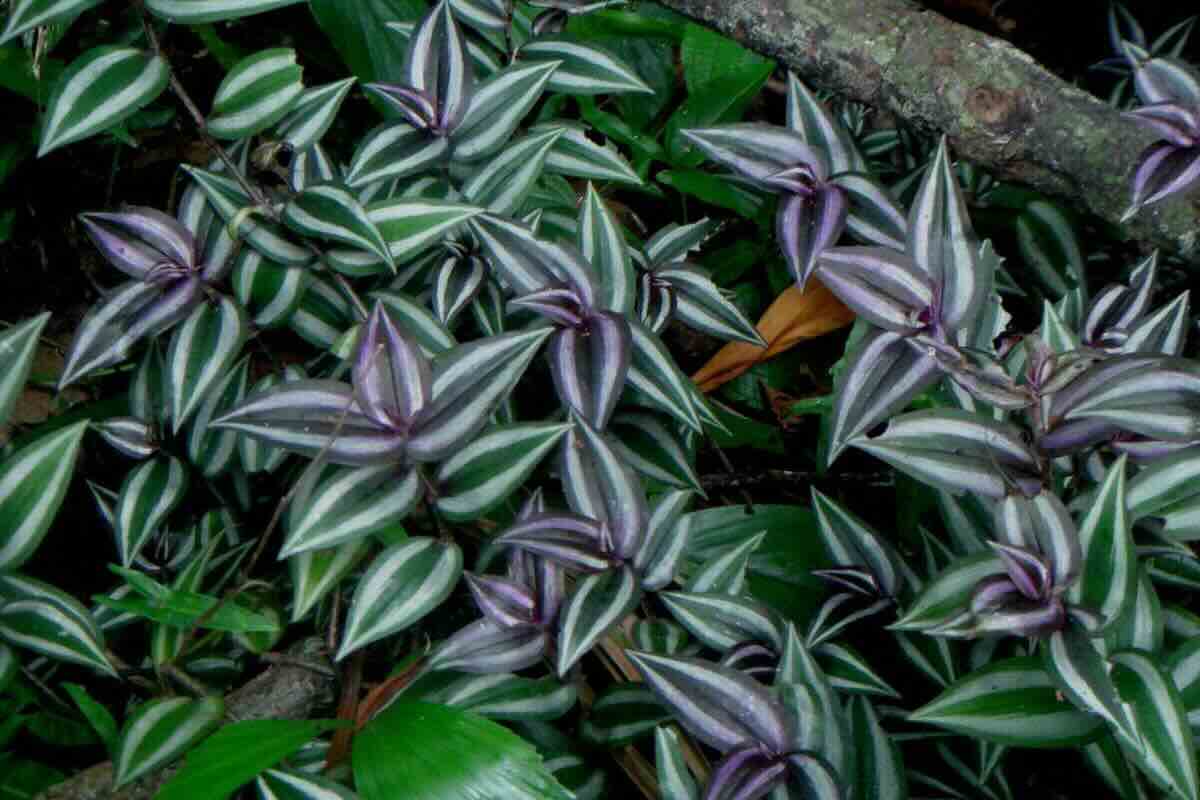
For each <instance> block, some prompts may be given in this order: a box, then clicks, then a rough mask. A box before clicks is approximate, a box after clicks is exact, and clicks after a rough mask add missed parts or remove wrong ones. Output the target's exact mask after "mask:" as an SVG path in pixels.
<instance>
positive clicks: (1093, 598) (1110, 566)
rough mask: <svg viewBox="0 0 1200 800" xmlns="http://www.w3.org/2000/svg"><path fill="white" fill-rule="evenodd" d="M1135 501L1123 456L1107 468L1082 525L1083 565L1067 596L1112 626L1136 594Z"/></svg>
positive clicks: (1080, 540) (1080, 539)
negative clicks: (1131, 507) (1131, 509)
mask: <svg viewBox="0 0 1200 800" xmlns="http://www.w3.org/2000/svg"><path fill="white" fill-rule="evenodd" d="M1130 502H1131V501H1130V498H1129V497H1128V492H1127V490H1126V484H1125V457H1124V456H1122V457H1121V458H1119V459H1118V460H1117V461H1116V462H1114V463H1113V465H1112V466H1111V467H1109V469H1108V474H1107V475H1106V476H1105V479H1104V483H1103V484H1102V485H1101V487H1100V491H1099V494H1098V495H1097V496H1096V498H1095V500H1094V501H1093V502H1092V504H1091V506H1090V508H1089V509H1088V513H1087V515H1086V516H1085V517H1084V518H1083V521H1082V522H1081V523H1080V525H1079V543H1080V546H1081V547H1082V549H1083V568H1082V570H1081V571H1080V575H1079V579H1078V580H1077V581H1076V582H1075V583H1074V584H1073V585H1072V586H1071V588H1070V590H1069V592H1068V594H1067V598H1068V599H1069V600H1070V601H1071V602H1073V603H1078V604H1082V605H1085V606H1087V607H1089V608H1091V609H1094V610H1095V611H1097V612H1099V613H1100V614H1101V615H1103V617H1104V619H1105V624H1106V626H1112V625H1113V624H1114V623H1116V621H1117V620H1118V619H1120V617H1121V616H1122V615H1124V614H1125V612H1126V611H1127V609H1128V608H1129V607H1130V605H1131V604H1132V603H1133V602H1134V597H1135V595H1136V594H1137V574H1138V563H1137V556H1136V553H1135V551H1134V546H1133V536H1132V528H1131V525H1132V521H1131V519H1130V513H1129V511H1128V510H1127V508H1128V505H1127V504H1129V503H1130Z"/></svg>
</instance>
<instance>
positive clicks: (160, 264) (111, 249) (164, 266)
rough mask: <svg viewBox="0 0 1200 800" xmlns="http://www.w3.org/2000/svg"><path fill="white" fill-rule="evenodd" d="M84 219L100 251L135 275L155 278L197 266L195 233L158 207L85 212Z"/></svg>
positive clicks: (86, 229) (85, 228)
mask: <svg viewBox="0 0 1200 800" xmlns="http://www.w3.org/2000/svg"><path fill="white" fill-rule="evenodd" d="M80 221H81V222H82V223H83V227H84V230H85V231H87V234H88V236H89V237H90V238H91V240H92V242H93V243H94V244H95V245H96V247H97V248H98V249H99V250H100V254H101V255H103V256H104V258H105V259H106V260H107V261H108V262H109V263H110V264H112V265H113V266H114V267H116V268H117V269H119V270H121V271H122V272H124V273H125V274H126V275H128V276H129V277H131V278H136V279H138V280H144V281H151V280H153V279H155V276H156V275H160V274H163V273H164V272H166V271H169V270H175V271H178V272H191V271H192V270H194V269H195V267H196V240H195V239H194V238H193V236H192V234H191V232H190V231H189V230H188V229H187V228H185V227H183V225H181V224H180V223H179V221H178V220H176V219H175V218H174V217H171V216H168V215H167V214H164V213H163V212H161V211H159V210H157V209H154V208H148V207H145V206H137V207H134V208H131V209H130V210H129V211H124V212H121V213H101V212H97V213H92V214H83V215H82V216H81V217H80ZM176 277H178V276H176Z"/></svg>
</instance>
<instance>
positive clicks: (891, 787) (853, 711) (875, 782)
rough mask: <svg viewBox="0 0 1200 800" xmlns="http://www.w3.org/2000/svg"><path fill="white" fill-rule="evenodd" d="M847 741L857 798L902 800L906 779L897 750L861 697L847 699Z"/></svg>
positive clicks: (906, 785) (869, 706) (869, 705)
mask: <svg viewBox="0 0 1200 800" xmlns="http://www.w3.org/2000/svg"><path fill="white" fill-rule="evenodd" d="M850 738H851V741H852V742H853V743H854V746H853V751H854V766H855V770H854V772H855V778H854V786H855V788H856V791H857V792H858V793H859V796H860V797H869V798H871V800H905V799H906V798H907V797H908V778H907V776H906V775H905V773H904V762H903V760H901V757H900V748H899V747H898V746H897V744H896V741H895V740H894V739H893V738H892V737H891V736H888V733H887V731H885V730H884V729H883V726H882V725H880V724H879V714H878V713H876V711H875V707H874V706H873V705H871V702H870V701H869V700H867V699H866V698H865V697H853V698H851V699H850Z"/></svg>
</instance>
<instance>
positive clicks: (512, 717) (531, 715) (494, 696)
mask: <svg viewBox="0 0 1200 800" xmlns="http://www.w3.org/2000/svg"><path fill="white" fill-rule="evenodd" d="M419 689H420V687H419V686H414V687H413V689H412V690H410V691H412V692H413V693H414V694H415V695H418V696H419V697H420V698H421V700H423V701H425V702H430V703H441V704H442V705H448V706H454V707H455V708H461V709H462V710H464V711H471V712H473V713H475V714H478V715H480V716H481V717H487V718H488V719H495V720H504V721H510V722H515V721H519V720H553V719H558V718H560V717H562V716H563V715H564V714H566V713H567V712H568V711H570V710H571V708H572V707H573V706H574V705H575V701H576V699H577V694H576V690H575V685H574V684H572V683H563V682H561V681H559V680H558V679H557V678H555V677H553V676H549V675H548V676H546V677H544V678H524V677H520V676H518V675H512V674H506V673H493V674H490V675H487V674H485V675H463V676H461V677H458V678H455V679H454V680H452V681H450V682H449V683H447V684H445V685H443V686H440V687H438V688H436V689H434V690H433V691H430V692H426V693H419V692H418V690H419Z"/></svg>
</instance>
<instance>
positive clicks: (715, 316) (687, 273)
mask: <svg viewBox="0 0 1200 800" xmlns="http://www.w3.org/2000/svg"><path fill="white" fill-rule="evenodd" d="M654 278H655V279H656V280H658V281H663V282H665V283H667V284H669V285H670V287H671V297H672V299H673V300H674V303H675V316H676V317H677V318H678V319H679V321H680V322H682V323H683V324H684V325H687V326H688V327H690V328H695V329H696V330H698V331H702V332H704V333H708V334H711V335H713V336H716V337H717V338H719V339H724V340H727V341H731V342H748V343H749V344H752V345H754V346H755V347H764V346H765V345H766V343H765V342H764V341H763V338H762V336H761V335H759V333H758V331H757V330H756V329H755V327H754V323H753V322H751V321H750V320H749V319H747V318H746V315H745V314H743V313H742V312H741V310H740V309H739V308H738V307H737V306H736V305H734V303H733V301H731V300H730V299H729V298H727V297H726V296H725V294H724V293H722V292H721V290H720V289H719V288H717V285H716V284H715V283H713V282H712V279H710V278H709V277H708V276H707V275H706V274H704V272H703V271H701V270H700V269H699V268H697V267H694V266H692V265H690V264H686V263H676V264H673V265H671V266H669V267H667V268H665V269H659V270H656V271H655V272H654Z"/></svg>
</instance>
